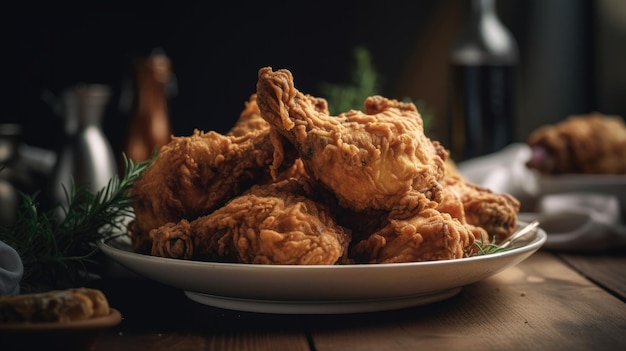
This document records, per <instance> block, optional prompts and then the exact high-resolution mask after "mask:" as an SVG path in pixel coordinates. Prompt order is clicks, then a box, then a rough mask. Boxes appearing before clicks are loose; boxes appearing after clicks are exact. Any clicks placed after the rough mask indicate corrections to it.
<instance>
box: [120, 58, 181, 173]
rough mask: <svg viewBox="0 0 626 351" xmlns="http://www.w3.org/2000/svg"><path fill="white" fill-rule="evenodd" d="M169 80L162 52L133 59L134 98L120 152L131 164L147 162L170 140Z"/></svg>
mask: <svg viewBox="0 0 626 351" xmlns="http://www.w3.org/2000/svg"><path fill="white" fill-rule="evenodd" d="M172 79H173V74H172V71H171V63H170V59H169V58H168V57H167V55H165V53H164V52H162V51H154V52H152V53H151V54H150V55H149V56H148V57H146V58H143V59H139V60H137V62H136V64H135V77H134V84H135V85H134V99H133V106H132V109H131V119H130V125H129V127H128V132H127V136H126V142H125V147H124V152H125V154H126V156H127V157H128V158H129V159H131V160H133V161H134V162H140V161H145V160H147V159H150V158H151V157H152V155H153V154H154V152H155V151H156V150H158V149H159V148H160V147H161V146H163V145H165V144H166V143H168V142H169V141H170V138H171V136H172V128H171V125H170V119H169V111H168V94H167V85H168V84H170V82H171V80H172Z"/></svg>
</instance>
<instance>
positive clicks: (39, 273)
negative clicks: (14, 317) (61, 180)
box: [0, 153, 156, 291]
mask: <svg viewBox="0 0 626 351" xmlns="http://www.w3.org/2000/svg"><path fill="white" fill-rule="evenodd" d="M155 157H156V153H155V155H154V157H152V158H151V159H150V160H147V161H143V162H138V163H135V162H133V161H132V160H130V159H128V158H127V157H126V155H123V159H124V166H125V171H124V175H123V177H122V179H120V178H119V177H118V176H117V175H114V176H113V177H112V178H111V179H110V180H109V182H108V184H107V186H106V187H105V188H103V189H101V190H100V191H98V192H96V193H95V194H93V193H92V192H90V191H89V190H88V188H87V187H86V186H77V185H76V184H74V183H72V184H71V186H70V189H69V191H68V190H67V189H65V188H64V191H65V197H66V200H67V201H66V205H63V204H57V205H56V206H55V207H54V208H52V209H50V210H47V211H43V212H40V211H39V207H40V206H39V203H38V202H37V196H38V193H35V194H34V195H28V194H24V193H20V196H21V198H22V203H21V206H20V208H19V210H18V216H17V220H16V222H15V223H14V224H12V225H10V226H0V240H1V241H3V242H5V243H6V244H8V245H10V246H11V247H13V248H14V249H15V250H16V251H17V252H18V254H19V255H20V257H21V259H22V264H23V265H24V274H23V277H22V281H21V284H20V285H21V287H22V290H23V291H36V290H45V289H53V288H54V289H56V288H68V287H72V286H74V284H76V283H77V281H78V279H79V278H80V277H81V276H84V275H85V273H88V272H87V270H88V269H87V265H88V264H89V263H95V260H94V259H93V257H94V255H95V254H96V253H97V252H98V247H97V245H96V243H97V241H98V240H101V239H108V238H110V237H113V236H115V235H119V233H122V230H123V228H124V227H123V226H124V223H126V221H127V220H128V218H129V217H131V218H132V217H133V216H134V214H133V211H132V204H133V201H134V198H133V197H132V196H131V194H130V192H129V190H130V189H131V188H132V186H133V184H134V182H135V181H136V180H137V179H138V178H139V177H140V175H141V174H142V172H143V171H144V170H145V169H146V168H147V167H148V166H149V165H150V164H151V163H152V161H154V159H155ZM60 213H62V215H59V214H60Z"/></svg>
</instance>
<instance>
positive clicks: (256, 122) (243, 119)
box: [226, 94, 270, 136]
mask: <svg viewBox="0 0 626 351" xmlns="http://www.w3.org/2000/svg"><path fill="white" fill-rule="evenodd" d="M269 128H270V124H269V123H268V122H267V121H266V120H265V119H263V117H261V113H260V111H259V106H258V105H257V103H256V94H252V95H251V96H250V98H249V99H248V101H246V103H245V108H244V110H243V111H242V112H241V113H240V114H239V118H238V119H237V121H236V122H235V125H234V126H233V127H232V128H231V129H230V130H229V131H228V133H226V135H232V136H243V135H246V134H248V133H257V132H258V133H266V131H267V130H269Z"/></svg>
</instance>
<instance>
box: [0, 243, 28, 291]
mask: <svg viewBox="0 0 626 351" xmlns="http://www.w3.org/2000/svg"><path fill="white" fill-rule="evenodd" d="M23 273H24V266H23V265H22V259H21V258H20V256H19V254H18V253H17V251H15V249H13V248H12V247H11V246H9V245H7V244H5V243H4V242H2V241H0V296H4V295H13V294H18V293H19V292H20V280H21V279H22V274H23Z"/></svg>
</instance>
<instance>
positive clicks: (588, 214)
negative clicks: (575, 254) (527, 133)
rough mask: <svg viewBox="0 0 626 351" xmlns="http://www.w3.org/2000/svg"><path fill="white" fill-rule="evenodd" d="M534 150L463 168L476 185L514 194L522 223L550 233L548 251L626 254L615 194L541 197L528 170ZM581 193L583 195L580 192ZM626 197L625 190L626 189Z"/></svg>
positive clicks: (516, 149)
mask: <svg viewBox="0 0 626 351" xmlns="http://www.w3.org/2000/svg"><path fill="white" fill-rule="evenodd" d="M530 152H531V151H530V148H529V147H528V146H527V145H526V144H523V143H516V144H512V145H509V146H508V147H506V148H504V149H503V150H501V151H499V152H496V153H493V154H490V155H486V156H482V157H477V158H474V159H470V160H467V161H463V162H460V163H459V164H458V168H459V171H460V172H461V173H462V174H463V175H464V176H465V177H466V178H467V179H468V180H469V181H471V182H473V183H476V184H479V185H481V186H483V187H485V188H488V189H491V190H492V191H494V192H497V193H509V194H511V195H513V196H515V197H516V198H517V199H519V200H520V202H521V204H522V209H521V211H522V212H521V213H520V219H521V220H524V221H530V220H533V219H537V220H539V222H540V227H541V228H542V229H544V230H545V231H546V233H548V238H547V240H546V243H545V244H544V247H545V248H547V249H554V250H562V251H601V250H608V249H620V248H626V225H625V224H624V222H623V218H622V213H624V209H625V208H626V204H624V203H622V204H620V202H619V198H620V197H618V196H616V194H613V193H594V192H585V191H584V190H585V189H571V191H568V192H561V193H542V190H541V187H540V184H539V178H538V175H537V173H536V172H534V171H532V170H530V169H528V168H527V167H526V164H525V163H526V161H527V160H528V159H529V158H530ZM579 190H580V191H579ZM624 191H625V192H626V187H625V188H624Z"/></svg>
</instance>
